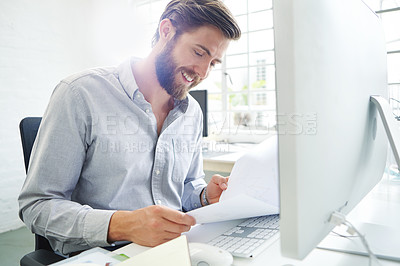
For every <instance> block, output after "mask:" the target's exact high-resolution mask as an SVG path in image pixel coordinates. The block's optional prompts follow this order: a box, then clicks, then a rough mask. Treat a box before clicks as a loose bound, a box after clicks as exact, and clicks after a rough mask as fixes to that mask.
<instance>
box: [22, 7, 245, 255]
mask: <svg viewBox="0 0 400 266" xmlns="http://www.w3.org/2000/svg"><path fill="white" fill-rule="evenodd" d="M240 34H241V33H240V29H239V27H238V25H237V23H236V21H235V20H234V18H233V16H232V14H231V13H230V12H229V10H228V9H227V8H226V6H225V5H224V4H223V3H222V2H221V1H216V0H173V1H171V2H170V3H169V4H168V5H167V7H166V9H165V11H164V13H163V14H162V16H161V18H160V22H159V26H158V28H157V31H156V34H155V36H154V39H153V49H152V51H151V52H150V54H149V55H148V56H147V57H146V58H144V59H137V58H131V59H129V60H127V61H126V62H124V63H122V64H121V65H120V66H118V67H109V68H97V69H91V70H87V71H84V72H82V73H78V74H75V75H73V76H70V77H68V78H66V79H64V80H63V81H61V82H60V83H59V84H58V86H57V87H56V88H55V90H54V92H53V94H52V96H51V99H50V103H49V105H48V107H47V109H46V111H45V114H44V115H43V119H42V122H41V125H40V129H39V132H38V135H37V138H36V142H35V145H34V148H33V151H32V156H31V161H30V166H29V171H28V174H27V179H26V181H25V184H24V186H23V188H22V191H21V194H20V196H19V204H20V217H21V219H22V220H23V221H24V222H25V223H26V225H27V226H28V228H30V229H31V230H32V232H34V233H36V234H39V235H41V236H44V237H45V238H47V239H48V241H49V242H50V244H51V246H52V248H53V249H54V250H55V251H58V252H60V253H62V254H69V253H72V252H76V251H80V250H84V249H88V248H91V247H96V246H101V247H104V246H109V245H112V244H113V243H116V242H118V241H130V242H135V243H137V244H141V245H146V246H155V245H158V244H161V243H163V242H166V241H168V240H171V239H173V238H176V237H178V236H179V235H180V234H181V233H182V232H185V231H188V230H189V229H190V227H191V226H192V225H194V224H195V220H194V218H193V217H191V216H189V215H187V214H185V212H186V211H189V210H192V209H195V208H198V207H201V206H204V205H207V204H212V203H215V202H218V200H219V197H220V195H221V193H222V191H223V190H225V189H226V188H227V183H228V179H227V178H225V177H222V176H219V175H214V176H213V177H212V179H211V181H210V182H209V184H206V182H205V181H204V172H203V162H202V154H201V139H202V113H201V109H200V107H199V105H198V104H197V102H196V101H195V100H194V99H193V98H192V97H191V96H190V95H188V91H189V90H190V89H191V88H193V87H195V86H196V85H197V84H199V83H200V82H201V81H202V80H204V79H205V78H206V77H207V76H208V74H209V72H210V70H211V69H212V68H213V67H214V65H215V64H219V63H221V61H222V58H223V55H224V53H225V51H226V49H227V47H228V44H229V42H230V41H231V40H237V39H239V38H240Z"/></svg>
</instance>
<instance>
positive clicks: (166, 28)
mask: <svg viewBox="0 0 400 266" xmlns="http://www.w3.org/2000/svg"><path fill="white" fill-rule="evenodd" d="M158 33H159V34H160V40H162V41H169V40H171V39H172V37H174V35H175V27H174V25H172V22H171V20H169V19H168V18H165V19H163V20H161V22H160V25H159V27H158Z"/></svg>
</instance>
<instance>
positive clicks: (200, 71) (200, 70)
mask: <svg viewBox="0 0 400 266" xmlns="http://www.w3.org/2000/svg"><path fill="white" fill-rule="evenodd" d="M194 71H195V72H196V74H197V75H198V76H199V77H200V78H201V79H205V78H207V76H208V74H209V72H210V64H206V63H203V64H201V65H198V66H196V68H195V69H194Z"/></svg>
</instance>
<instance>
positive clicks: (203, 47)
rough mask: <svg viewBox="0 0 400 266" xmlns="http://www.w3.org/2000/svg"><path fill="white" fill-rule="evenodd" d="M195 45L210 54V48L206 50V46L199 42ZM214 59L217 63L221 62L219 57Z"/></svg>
mask: <svg viewBox="0 0 400 266" xmlns="http://www.w3.org/2000/svg"><path fill="white" fill-rule="evenodd" d="M196 46H198V47H200V48H201V49H203V50H204V51H205V52H206V53H207V54H208V56H211V53H210V50H208V48H207V47H205V46H203V45H201V44H196ZM215 61H217V63H219V64H221V63H222V61H221V59H218V58H216V59H215Z"/></svg>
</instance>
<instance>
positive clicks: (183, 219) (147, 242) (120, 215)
mask: <svg viewBox="0 0 400 266" xmlns="http://www.w3.org/2000/svg"><path fill="white" fill-rule="evenodd" d="M195 224H196V221H195V219H194V218H193V217H191V216H190V215H187V214H185V213H183V212H180V211H176V210H173V209H170V208H168V207H165V206H160V205H154V206H149V207H145V208H142V209H138V210H135V211H116V212H115V213H114V214H113V215H112V216H111V220H110V224H109V227H108V239H107V240H108V242H109V243H112V242H115V241H123V240H126V241H131V242H134V243H136V244H139V245H143V246H150V247H154V246H157V245H159V244H162V243H164V242H167V241H169V240H171V239H174V238H176V237H178V236H180V235H181V233H183V232H187V231H189V230H190V227H191V226H192V225H195Z"/></svg>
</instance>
